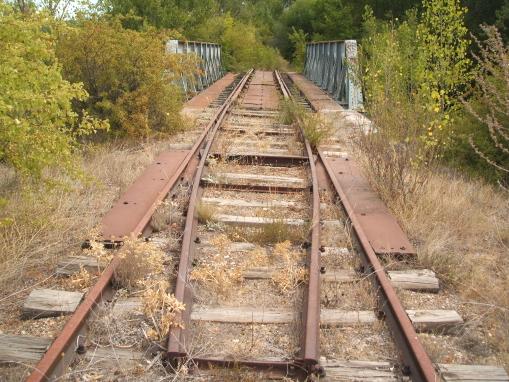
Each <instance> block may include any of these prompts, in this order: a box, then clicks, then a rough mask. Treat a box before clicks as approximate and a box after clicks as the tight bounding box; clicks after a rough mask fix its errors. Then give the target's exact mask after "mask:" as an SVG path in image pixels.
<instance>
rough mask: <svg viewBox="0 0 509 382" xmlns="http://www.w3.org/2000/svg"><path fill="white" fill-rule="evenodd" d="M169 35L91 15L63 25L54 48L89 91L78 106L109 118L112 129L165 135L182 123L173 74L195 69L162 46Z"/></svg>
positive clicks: (68, 74) (69, 75)
mask: <svg viewBox="0 0 509 382" xmlns="http://www.w3.org/2000/svg"><path fill="white" fill-rule="evenodd" d="M170 38H171V34H168V33H165V32H164V31H156V30H155V29H151V30H150V29H149V30H147V31H135V30H132V29H125V28H123V27H122V25H121V23H120V22H119V21H118V20H113V21H111V22H110V21H107V20H94V19H92V20H85V21H82V22H81V23H80V25H78V26H76V27H68V28H63V29H62V30H61V32H60V34H59V41H58V45H57V53H58V57H59V58H60V60H61V61H62V63H63V69H64V70H63V73H64V75H65V77H66V78H67V79H68V80H69V81H72V82H81V83H83V84H84V87H85V89H86V90H87V91H88V92H89V93H90V98H89V99H87V100H83V102H82V103H81V104H80V105H79V106H80V107H83V108H85V109H86V110H87V111H88V112H89V113H90V114H91V115H94V116H97V117H99V118H103V119H108V120H109V121H110V124H111V131H112V132H113V133H114V134H118V135H124V136H125V135H127V136H132V137H148V136H152V135H154V134H158V135H165V134H170V133H173V132H175V131H177V130H179V129H181V128H182V120H181V117H180V113H179V111H180V108H181V106H182V95H181V92H180V90H179V89H178V88H177V86H176V85H175V84H174V80H175V79H176V78H179V76H180V75H193V74H195V73H194V72H195V71H196V70H197V63H196V61H195V59H194V58H193V57H187V56H184V55H178V54H174V55H170V54H167V53H166V52H165V43H166V41H167V40H168V39H170Z"/></svg>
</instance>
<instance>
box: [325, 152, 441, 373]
mask: <svg viewBox="0 0 509 382" xmlns="http://www.w3.org/2000/svg"><path fill="white" fill-rule="evenodd" d="M318 155H319V160H320V163H321V164H322V165H323V166H324V168H325V170H326V172H327V175H328V176H329V179H330V181H331V182H332V184H333V186H334V188H335V190H336V192H337V194H338V196H339V198H340V200H341V204H342V205H343V208H344V209H345V211H346V213H347V214H348V217H349V219H350V222H351V224H352V227H353V229H354V232H355V235H356V236H357V239H358V241H359V243H360V245H361V247H362V251H360V253H361V259H362V262H363V264H364V267H365V272H366V273H367V274H369V275H370V276H371V280H372V281H373V284H374V287H375V290H376V292H377V295H378V301H379V309H380V310H381V311H382V312H383V314H384V316H385V318H386V322H387V323H388V325H389V327H390V328H391V331H392V335H393V337H394V339H395V341H396V343H397V345H398V346H399V350H400V352H401V356H402V358H403V363H404V366H405V369H406V370H403V371H405V372H406V374H408V375H409V376H410V378H411V379H412V381H414V382H421V381H423V382H435V381H439V378H438V376H437V374H436V371H435V367H434V366H433V363H432V362H431V359H430V357H429V355H428V354H427V353H426V351H425V350H424V347H423V346H422V344H421V342H420V341H419V338H418V337H417V333H416V331H415V329H414V326H413V325H412V322H411V321H410V319H409V318H408V315H407V314H406V312H405V309H404V308H403V305H402V304H401V301H400V300H399V298H398V296H397V294H396V291H395V290H394V287H393V286H392V284H391V282H390V280H389V278H388V277H387V274H386V273H385V269H384V267H383V265H382V264H381V263H380V260H379V259H378V257H377V255H376V253H375V251H374V250H373V248H372V246H371V244H370V242H369V240H368V237H367V236H366V233H365V232H364V229H363V228H362V225H361V224H360V222H359V219H358V218H357V215H356V213H355V211H354V208H353V206H352V205H351V204H350V202H349V201H348V198H347V197H346V195H345V192H344V190H343V188H342V187H341V185H340V183H339V181H338V180H337V178H336V177H335V175H334V168H333V166H332V165H331V164H330V163H329V162H328V161H327V159H326V158H325V155H324V154H323V152H322V151H321V150H318Z"/></svg>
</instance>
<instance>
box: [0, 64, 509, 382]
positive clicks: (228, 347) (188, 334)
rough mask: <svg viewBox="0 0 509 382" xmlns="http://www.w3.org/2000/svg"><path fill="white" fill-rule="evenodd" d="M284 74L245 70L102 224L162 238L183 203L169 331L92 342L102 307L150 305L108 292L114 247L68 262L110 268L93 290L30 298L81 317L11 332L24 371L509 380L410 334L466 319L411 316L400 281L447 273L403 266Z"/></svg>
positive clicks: (113, 233) (365, 197)
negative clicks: (435, 355) (197, 127)
mask: <svg viewBox="0 0 509 382" xmlns="http://www.w3.org/2000/svg"><path fill="white" fill-rule="evenodd" d="M290 77H291V76H290ZM290 77H289V76H287V75H281V74H280V73H279V72H262V71H256V72H255V71H250V72H248V73H246V74H245V75H243V76H237V78H236V79H235V80H232V81H231V83H230V84H229V86H225V89H224V91H223V92H221V93H220V94H219V95H218V96H217V97H216V100H215V101H214V102H213V103H212V106H214V107H215V108H214V109H213V111H212V112H211V113H209V114H212V116H211V117H210V118H208V119H206V121H208V122H207V125H206V126H205V127H204V129H203V131H201V132H200V133H199V135H198V137H197V139H196V143H195V144H194V145H192V147H185V148H184V149H180V150H174V151H173V152H171V153H165V154H163V155H162V156H161V157H160V158H158V159H157V160H156V162H155V164H154V165H153V166H151V167H150V168H149V169H147V171H146V172H145V173H144V174H143V175H142V177H141V178H140V179H141V180H140V183H139V184H138V185H137V184H136V183H135V184H134V185H133V187H132V188H131V189H130V190H128V192H127V194H126V195H124V196H123V197H122V198H121V199H120V201H119V203H118V204H117V205H116V206H115V207H114V208H113V209H112V211H111V212H110V213H109V214H108V215H107V216H106V217H105V219H104V221H103V230H102V233H103V237H102V239H103V240H105V241H106V242H108V243H109V247H110V248H112V249H114V251H115V250H116V249H115V248H117V247H118V245H120V244H121V242H122V241H123V239H122V237H123V236H127V235H134V236H140V235H144V236H146V237H149V238H151V240H152V242H153V243H158V242H159V243H163V246H164V245H166V244H167V242H168V240H167V238H165V235H166V234H168V232H167V231H162V232H159V233H156V232H152V231H153V230H152V229H151V228H150V227H151V224H150V221H151V218H152V217H153V214H154V212H155V211H156V210H157V209H158V208H159V207H160V206H161V203H166V202H168V201H172V200H173V201H175V200H179V201H180V202H179V203H180V204H179V208H180V209H179V211H180V212H181V215H182V219H180V218H177V219H176V220H175V221H174V223H175V224H172V227H173V228H172V229H173V230H174V231H176V232H173V233H174V234H176V236H177V237H178V241H177V242H178V245H177V246H174V247H173V249H172V251H173V253H174V257H175V259H176V261H175V263H174V264H173V263H172V266H173V265H174V269H175V272H174V274H175V277H174V285H172V287H171V289H172V291H174V294H175V298H176V300H178V301H179V302H181V303H184V304H185V307H184V308H183V309H180V310H176V311H175V314H174V317H172V320H173V324H172V325H170V330H169V335H168V336H167V338H166V337H165V339H164V340H163V341H160V342H158V341H152V345H151V346H149V347H148V350H146V349H145V351H141V350H140V346H141V344H140V343H135V342H134V343H133V342H131V343H128V344H127V345H126V344H124V343H123V342H121V341H120V340H119V339H118V338H115V339H114V340H115V341H117V342H119V341H120V342H119V344H118V346H116V347H115V346H110V347H108V346H99V345H98V343H97V342H98V341H97V340H95V339H94V335H93V333H94V330H93V329H94V326H100V322H101V320H104V319H105V318H104V317H109V319H110V320H111V321H112V322H114V321H115V320H123V319H124V318H125V317H127V318H125V319H126V320H127V319H128V320H129V321H130V322H131V323H132V322H134V324H133V325H134V327H136V325H138V326H140V325H141V326H142V325H143V324H142V322H143V318H141V317H140V311H142V310H143V302H142V301H141V299H140V297H139V295H136V293H134V295H133V296H131V295H129V296H123V295H119V293H118V292H117V290H116V289H115V287H114V286H113V284H112V281H113V280H114V279H115V274H116V272H118V269H119V267H120V265H121V264H122V261H123V259H122V258H121V257H120V256H116V257H115V256H114V257H113V258H112V259H111V261H110V262H109V263H107V264H99V263H98V260H97V259H95V260H94V259H92V260H91V259H90V258H89V257H88V258H87V257H80V258H74V259H73V260H69V261H68V262H67V265H68V266H67V268H65V267H63V269H67V274H70V273H77V272H79V271H81V270H82V269H83V267H84V266H88V267H91V268H94V267H95V268H97V267H100V268H101V269H102V268H104V270H103V271H102V273H101V276H100V277H99V278H98V279H97V282H96V283H95V284H94V285H93V286H92V287H91V288H90V290H89V291H88V293H87V294H86V296H84V297H83V294H77V293H75V292H70V293H71V294H67V293H65V292H61V291H60V292H55V291H53V292H48V291H47V290H46V291H45V292H41V291H38V292H37V291H36V293H35V294H34V293H32V294H31V295H30V296H29V300H30V299H31V302H30V301H29V302H30V303H32V307H31V309H32V313H34V312H35V314H33V315H32V317H40V316H41V315H42V314H43V313H46V314H47V313H52V314H55V313H56V314H61V313H66V312H67V313H72V315H71V317H70V319H69V320H68V321H67V323H66V325H65V327H64V329H63V330H62V332H61V333H60V334H59V335H58V336H57V337H56V339H55V340H54V341H49V340H41V339H32V340H29V339H27V338H24V339H20V338H15V337H9V336H5V337H3V339H4V341H6V340H8V341H10V342H9V344H10V345H9V347H11V348H13V349H15V350H16V354H17V355H18V357H19V358H22V357H21V355H20V353H22V352H23V351H25V352H30V351H31V352H32V353H34V354H36V355H37V354H44V355H43V356H42V359H41V360H40V361H39V362H38V363H37V365H36V366H35V368H34V372H33V373H32V374H31V375H30V377H29V378H28V380H29V381H43V380H47V379H53V378H55V377H56V376H59V375H67V376H69V375H71V376H73V375H74V376H76V375H82V374H83V373H85V372H86V370H87V367H88V368H90V367H91V365H92V364H93V365H99V364H100V365H101V368H100V370H103V371H104V370H108V365H110V366H111V364H113V365H116V366H118V365H119V364H121V363H133V362H134V363H136V362H138V363H140V362H142V364H143V365H147V364H148V365H149V366H148V367H145V369H144V370H145V371H146V372H147V375H139V376H138V377H136V378H139V379H144V380H155V379H161V378H163V379H164V378H168V379H169V380H171V379H172V378H175V376H182V378H191V377H192V378H196V379H200V378H201V380H226V379H227V378H226V376H227V375H229V376H230V378H233V379H231V380H236V379H235V377H232V374H220V373H221V372H223V369H226V370H233V371H232V372H233V373H234V374H233V375H234V376H237V377H238V376H240V375H244V374H250V373H252V374H254V375H255V376H257V377H260V376H262V377H261V378H265V379H267V378H270V379H284V378H290V379H296V380H306V379H307V380H319V379H322V378H326V380H330V381H333V380H383V381H385V380H387V381H389V380H403V379H408V378H409V379H411V380H413V381H435V380H439V379H440V378H443V379H445V380H461V379H462V378H463V379H465V378H470V380H493V379H495V378H498V379H496V380H507V379H504V378H506V377H507V375H505V372H503V369H497V368H491V367H485V368H484V369H483V367H479V366H472V367H470V368H469V367H465V366H461V367H459V366H454V365H435V364H433V363H432V361H431V359H430V357H429V356H428V354H427V353H426V351H425V349H424V348H423V346H422V344H421V343H420V341H419V337H418V334H417V332H422V331H429V330H432V331H437V330H440V331H447V330H454V328H456V327H458V326H459V325H461V324H462V323H463V320H462V319H461V317H460V316H459V315H458V313H456V312H455V311H448V310H436V309H435V310H415V309H414V310H405V308H404V306H403V304H402V302H401V300H400V299H399V298H398V293H397V292H396V288H398V290H399V289H401V290H410V291H420V292H423V291H424V292H426V293H429V292H432V293H436V292H438V289H439V281H438V279H437V278H436V277H435V275H434V274H433V272H431V271H427V270H416V269H412V268H411V267H410V264H411V263H412V261H411V259H412V257H413V256H415V250H414V249H413V247H412V245H411V243H410V242H409V241H408V239H407V238H406V236H405V235H404V233H403V232H402V231H401V229H400V228H399V226H398V225H397V223H396V221H395V220H394V218H393V217H392V216H391V215H390V213H389V212H388V210H387V208H386V207H385V206H384V205H383V203H381V201H380V200H379V199H378V198H377V197H376V195H375V194H374V193H373V191H372V190H371V189H370V187H369V185H368V184H367V182H366V181H365V180H364V179H363V178H362V176H361V175H360V172H359V170H358V169H357V167H356V166H355V164H354V163H353V160H352V159H351V158H349V157H348V154H347V153H345V152H344V151H343V150H344V146H343V145H342V144H341V142H340V141H339V140H338V139H334V138H332V139H330V140H329V142H327V144H326V145H322V146H320V147H317V148H312V147H311V145H310V143H309V142H308V140H307V139H306V138H305V135H304V133H303V131H302V129H301V125H302V124H303V123H305V121H303V120H302V118H303V117H302V116H299V114H298V113H297V116H296V117H295V118H296V123H292V124H283V123H282V119H281V112H282V110H283V109H284V110H286V111H287V112H288V111H291V106H290V107H289V106H286V105H285V102H289V101H290V100H293V102H295V103H297V104H300V105H301V106H302V107H303V108H304V109H305V110H306V109H307V111H308V112H312V109H316V105H314V104H313V102H312V100H311V98H312V97H310V95H309V93H308V94H306V89H305V88H303V87H300V88H298V87H297V86H295V85H298V82H297V81H296V80H295V81H293V80H294V78H290ZM299 89H300V90H299ZM301 91H302V93H301ZM306 98H309V99H310V102H308V100H307V99H306ZM317 99H318V98H317ZM285 100H287V101H285ZM139 198H141V199H139ZM165 232H166V233H165ZM179 235H181V236H179ZM174 244H175V243H174ZM165 248H167V247H165ZM113 253H115V252H113ZM167 261H169V260H167ZM69 264H70V265H69ZM166 271H167V272H169V273H172V268H171V267H170V268H168V267H167V268H166ZM62 273H65V272H62ZM168 279H170V276H168ZM165 292H166V291H165ZM73 293H74V294H73ZM36 300H37V301H39V303H38V305H37V304H35V305H34V304H33V302H34V301H36ZM41 301H43V302H44V303H41ZM62 301H65V302H66V303H65V304H63V303H62ZM28 305H30V304H28ZM63 305H65V307H66V308H67V310H66V311H65V312H64V310H63V308H62V306H63ZM104 306H106V307H108V309H109V310H108V313H107V315H105V314H104ZM175 323H177V324H175ZM129 327H132V325H131V326H129ZM135 330H137V329H135ZM143 333H144V334H145V333H146V331H144V332H143ZM370 341H371V344H370V345H369V346H367V347H366V345H365V344H364V342H366V343H370ZM49 343H51V346H50V347H49V349H48V350H46V349H47V347H48V344H49ZM359 347H360V348H362V349H361V350H359V352H358V353H356V352H355V350H356V349H357V348H359ZM145 348H147V346H145ZM133 349H135V350H133ZM4 351H5V350H4ZM1 354H2V350H0V356H1ZM358 354H360V356H359V358H355V357H356V355H358ZM366 354H367V355H368V356H367V358H368V359H370V361H365V360H364V358H362V357H363V356H366ZM36 355H34V357H37V356H36ZM147 358H148V359H149V360H147ZM83 359H85V360H87V362H85V366H86V367H83ZM373 359H376V360H377V361H373ZM80 360H81V361H80ZM94 360H95V361H94ZM154 360H157V362H158V364H164V365H165V366H166V367H165V368H162V369H161V368H157V367H156V366H154V365H155V363H156V361H154ZM159 361H163V362H159ZM93 362H98V363H97V364H96V363H93ZM168 373H169V374H168ZM218 373H219V374H218ZM235 373H236V374H235ZM483 375H488V379H482V378H484V377H483ZM451 376H452V377H451ZM472 376H478V377H477V379H476V378H473V377H472ZM106 377H107V374H106V375H104V378H105V379H106ZM136 378H135V379H136ZM448 378H449V379H448ZM454 378H456V379H454ZM489 378H491V379H489Z"/></svg>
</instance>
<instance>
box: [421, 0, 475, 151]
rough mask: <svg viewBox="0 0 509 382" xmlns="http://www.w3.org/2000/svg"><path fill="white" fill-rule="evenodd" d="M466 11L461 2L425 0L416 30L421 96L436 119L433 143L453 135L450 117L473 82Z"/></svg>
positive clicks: (431, 135)
mask: <svg viewBox="0 0 509 382" xmlns="http://www.w3.org/2000/svg"><path fill="white" fill-rule="evenodd" d="M465 13H466V9H465V8H463V7H462V6H461V4H460V1H459V0H423V14H422V16H421V22H420V23H419V27H418V28H417V46H418V52H417V53H418V55H419V70H418V71H417V75H418V77H417V81H418V83H419V87H420V89H419V96H420V98H421V99H422V102H423V105H426V107H428V108H429V109H430V111H431V112H433V113H435V114H436V117H435V118H434V119H433V120H432V121H431V123H430V124H429V126H428V141H429V143H430V144H439V143H444V142H445V141H444V139H445V140H447V139H448V137H450V136H451V135H452V131H451V130H450V126H451V121H450V114H451V111H453V110H454V109H455V108H456V107H457V106H458V104H459V98H460V96H461V94H463V92H464V91H465V88H466V85H467V84H468V82H469V81H470V80H471V79H472V76H471V72H470V69H471V65H472V63H471V61H470V59H469V58H468V48H469V41H468V40H467V38H466V35H467V33H468V30H467V28H466V26H465V23H464V16H465Z"/></svg>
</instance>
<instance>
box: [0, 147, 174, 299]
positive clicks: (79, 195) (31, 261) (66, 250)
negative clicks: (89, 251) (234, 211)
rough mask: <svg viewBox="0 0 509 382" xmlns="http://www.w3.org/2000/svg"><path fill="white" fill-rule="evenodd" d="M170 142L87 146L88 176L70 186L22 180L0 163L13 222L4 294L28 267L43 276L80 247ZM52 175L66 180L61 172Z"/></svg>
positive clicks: (0, 247) (1, 192)
mask: <svg viewBox="0 0 509 382" xmlns="http://www.w3.org/2000/svg"><path fill="white" fill-rule="evenodd" d="M166 145H167V143H150V144H144V145H142V146H141V147H139V146H138V147H137V148H133V147H131V146H127V145H119V144H116V145H113V144H111V145H104V146H99V147H95V148H93V149H89V150H88V151H87V152H86V153H85V154H84V156H83V166H84V171H85V173H86V174H88V176H89V179H90V180H89V181H87V182H79V183H76V184H70V185H69V186H68V187H56V188H52V189H48V188H44V187H36V186H33V185H29V184H27V183H22V182H21V181H20V180H19V179H18V178H16V176H15V174H14V173H13V172H12V170H10V169H8V168H6V167H0V196H1V197H4V198H6V199H8V204H7V206H6V207H5V209H3V211H2V212H3V214H4V215H5V216H8V217H10V218H11V219H12V221H13V222H12V224H10V225H8V226H7V227H2V228H0V268H1V269H2V274H1V275H0V296H2V295H3V296H5V295H9V294H11V293H12V292H13V291H15V290H16V289H17V288H18V287H19V285H20V284H21V282H23V280H24V278H25V275H26V274H27V272H32V271H33V270H34V269H37V272H38V274H40V277H41V278H42V277H44V276H46V274H45V273H44V272H45V271H46V270H48V271H50V273H51V272H53V269H54V266H55V265H56V263H57V262H58V260H59V259H60V258H61V257H62V256H66V255H70V254H72V253H75V252H77V251H78V250H79V246H80V244H81V242H82V241H83V240H84V239H86V238H88V235H89V232H90V231H91V230H92V228H93V227H94V226H96V225H97V224H98V222H99V219H100V216H101V215H102V214H104V213H105V212H106V211H107V210H108V209H109V208H110V207H111V205H112V203H113V201H114V200H115V199H116V198H117V197H118V196H119V195H120V194H121V193H122V192H123V191H125V189H126V188H127V187H128V185H130V184H131V183H132V181H133V180H134V179H135V178H136V176H138V175H139V173H140V172H141V171H142V170H143V169H144V168H145V167H146V166H147V165H148V164H149V163H151V162H152V160H153V158H154V157H155V155H156V154H157V153H158V152H160V151H162V150H163V149H164V148H165V147H166ZM54 176H55V178H56V179H55V180H57V181H60V182H66V181H67V180H66V179H64V178H62V176H61V175H59V174H57V173H55V174H54ZM67 183H68V182H67Z"/></svg>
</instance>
